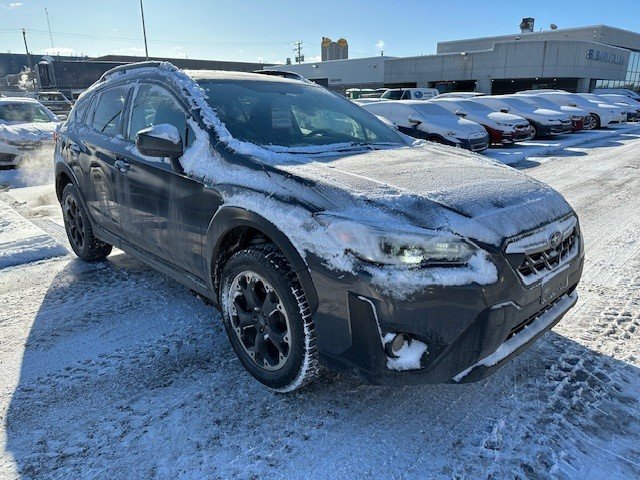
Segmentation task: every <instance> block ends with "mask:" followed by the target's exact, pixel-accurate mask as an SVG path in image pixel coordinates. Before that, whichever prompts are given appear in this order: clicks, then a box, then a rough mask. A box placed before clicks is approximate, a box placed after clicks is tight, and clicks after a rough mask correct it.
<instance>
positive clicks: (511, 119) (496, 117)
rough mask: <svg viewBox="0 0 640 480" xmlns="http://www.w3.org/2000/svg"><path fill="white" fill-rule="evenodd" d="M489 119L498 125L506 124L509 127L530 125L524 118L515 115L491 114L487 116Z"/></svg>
mask: <svg viewBox="0 0 640 480" xmlns="http://www.w3.org/2000/svg"><path fill="white" fill-rule="evenodd" d="M487 118H489V120H493V121H494V122H497V123H506V124H508V125H528V124H529V122H527V121H526V120H525V119H524V118H522V117H519V116H518V115H513V114H511V113H503V112H491V113H488V114H487Z"/></svg>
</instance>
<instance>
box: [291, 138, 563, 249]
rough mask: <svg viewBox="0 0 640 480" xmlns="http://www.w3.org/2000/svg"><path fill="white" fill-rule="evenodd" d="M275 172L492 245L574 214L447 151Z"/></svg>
mask: <svg viewBox="0 0 640 480" xmlns="http://www.w3.org/2000/svg"><path fill="white" fill-rule="evenodd" d="M280 168H282V169H284V170H286V171H287V172H288V173H290V174H294V175H297V176H301V177H305V178H308V179H309V180H311V181H314V182H316V184H317V185H318V187H317V188H320V189H321V190H322V189H323V188H331V189H332V190H334V189H335V190H339V191H341V192H348V194H349V196H351V197H352V202H351V203H352V204H357V203H358V202H360V201H364V202H367V203H369V204H375V205H376V206H377V207H379V208H381V209H383V210H384V211H386V212H388V213H390V214H392V215H398V216H402V217H405V218H406V219H407V220H408V223H411V224H413V225H417V226H420V227H422V228H427V229H436V230H444V231H449V232H452V233H454V234H458V235H461V236H464V237H468V238H472V239H474V240H477V241H479V242H483V243H488V244H493V245H496V246H497V245H500V244H502V242H503V241H504V239H506V238H508V237H512V236H515V235H517V234H520V233H522V232H525V231H528V230H533V229H535V228H537V227H539V226H541V225H544V224H546V223H549V222H551V221H553V220H556V219H558V218H559V217H562V216H564V215H566V214H568V213H570V212H572V210H571V207H570V206H569V204H568V203H567V202H566V201H565V200H564V198H563V197H562V196H561V195H560V194H558V193H557V192H556V191H554V190H553V189H552V188H551V187H549V186H547V185H546V184H543V183H541V182H539V181H537V180H534V179H532V178H530V177H528V176H527V175H525V174H524V173H522V172H520V171H517V170H515V169H512V168H510V167H507V166H505V165H503V164H500V163H498V162H494V161H492V160H488V159H485V158H483V157H481V156H479V155H476V154H471V153H464V152H462V151H460V150H459V149H453V148H449V147H441V146H422V147H407V148H398V149H393V150H378V151H370V152H367V153H358V154H353V155H347V156H342V157H340V158H334V159H330V160H329V159H318V160H316V161H313V162H311V163H306V164H298V165H285V166H281V167H280ZM318 179H320V180H319V181H318ZM332 196H333V198H334V199H335V201H336V203H341V204H342V205H345V204H346V205H348V204H349V201H348V200H345V198H343V196H341V195H339V194H337V193H333V194H332V193H327V197H332ZM345 202H346V203H345Z"/></svg>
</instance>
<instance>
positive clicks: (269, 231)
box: [205, 206, 318, 313]
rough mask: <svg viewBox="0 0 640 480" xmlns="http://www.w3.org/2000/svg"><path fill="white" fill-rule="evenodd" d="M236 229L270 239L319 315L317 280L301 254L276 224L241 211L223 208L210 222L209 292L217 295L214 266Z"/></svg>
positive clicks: (233, 208) (207, 256)
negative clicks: (257, 232)
mask: <svg viewBox="0 0 640 480" xmlns="http://www.w3.org/2000/svg"><path fill="white" fill-rule="evenodd" d="M236 227H251V228H254V229H256V230H258V231H260V232H262V233H263V234H264V235H266V236H267V237H269V238H270V239H271V240H272V241H273V242H274V243H275V244H276V246H277V247H278V248H279V249H280V251H282V253H283V254H284V255H285V256H286V257H287V259H288V260H289V263H290V264H291V268H292V269H293V271H294V272H295V273H296V275H298V279H299V280H300V284H301V285H302V288H303V289H304V293H305V295H306V297H307V302H308V303H309V308H310V309H311V312H312V313H315V311H316V310H317V308H318V295H317V293H316V289H315V287H314V284H313V280H312V279H311V273H310V272H309V267H308V265H307V263H306V262H305V261H304V259H303V258H302V256H301V255H300V253H299V252H298V250H297V249H296V248H295V247H294V246H293V244H292V243H291V241H290V240H289V238H288V237H287V236H286V235H285V234H284V233H283V232H282V231H281V230H280V229H278V227H276V226H275V225H274V224H273V223H271V222H270V221H269V220H267V219H266V218H264V217H262V216H261V215H259V214H257V213H255V212H253V211H251V210H246V209H244V208H241V207H236V206H228V207H226V206H222V207H221V208H220V209H219V210H218V211H217V212H216V213H215V215H214V216H213V218H212V219H211V222H209V228H208V231H207V237H206V243H205V259H206V265H205V268H206V274H207V275H206V282H207V287H208V289H209V291H211V292H212V293H214V294H217V292H216V289H215V286H214V284H213V278H214V274H215V272H214V271H213V265H214V262H215V259H216V258H217V257H218V255H219V253H220V248H221V244H222V241H223V239H224V237H225V235H226V234H227V233H229V232H230V231H231V230H233V229H234V228H236ZM216 296H217V295H216ZM216 300H217V299H216Z"/></svg>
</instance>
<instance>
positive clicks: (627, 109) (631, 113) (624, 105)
mask: <svg viewBox="0 0 640 480" xmlns="http://www.w3.org/2000/svg"><path fill="white" fill-rule="evenodd" d="M578 95H580V96H581V97H582V98H586V99H587V100H589V101H590V102H594V103H609V104H611V105H613V106H615V107H618V108H620V109H621V110H622V111H623V112H624V113H625V115H626V120H634V119H635V118H636V114H637V113H638V111H637V109H635V108H633V107H632V106H631V105H629V103H628V102H619V101H617V100H615V99H613V98H606V97H603V96H602V95H596V94H594V93H579V94H578Z"/></svg>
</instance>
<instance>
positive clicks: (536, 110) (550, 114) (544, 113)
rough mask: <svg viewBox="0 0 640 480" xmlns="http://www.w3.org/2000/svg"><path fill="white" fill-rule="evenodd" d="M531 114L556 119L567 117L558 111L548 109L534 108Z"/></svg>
mask: <svg viewBox="0 0 640 480" xmlns="http://www.w3.org/2000/svg"><path fill="white" fill-rule="evenodd" d="M531 113H534V114H536V115H542V116H545V117H554V118H561V117H564V116H565V115H563V114H562V113H561V112H559V111H558V110H549V109H548V108H534V109H533V110H531Z"/></svg>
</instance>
